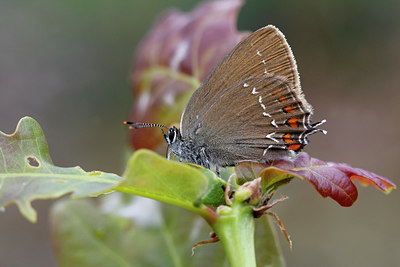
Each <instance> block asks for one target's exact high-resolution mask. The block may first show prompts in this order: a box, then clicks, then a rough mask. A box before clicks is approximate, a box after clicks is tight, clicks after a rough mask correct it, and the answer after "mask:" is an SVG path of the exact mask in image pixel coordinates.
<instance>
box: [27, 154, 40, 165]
mask: <svg viewBox="0 0 400 267" xmlns="http://www.w3.org/2000/svg"><path fill="white" fill-rule="evenodd" d="M26 160H27V161H28V164H29V166H31V167H35V168H37V167H39V166H40V162H39V160H38V159H37V158H36V157H34V156H29V157H27V158H26Z"/></svg>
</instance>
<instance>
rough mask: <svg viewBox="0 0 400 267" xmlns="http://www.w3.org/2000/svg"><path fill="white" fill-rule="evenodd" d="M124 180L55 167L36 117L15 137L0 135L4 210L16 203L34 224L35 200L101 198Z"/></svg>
mask: <svg viewBox="0 0 400 267" xmlns="http://www.w3.org/2000/svg"><path fill="white" fill-rule="evenodd" d="M120 180H121V177H119V176H117V175H115V174H109V173H103V172H99V171H93V172H85V171H83V170H82V169H81V168H80V167H72V168H61V167H57V166H54V165H53V163H52V161H51V158H50V154H49V150H48V146H47V142H46V139H45V136H44V134H43V131H42V129H41V127H40V125H39V124H38V123H37V122H36V121H35V120H34V119H32V118H29V117H24V118H22V119H21V120H20V121H19V123H18V125H17V129H16V131H15V132H14V133H13V134H11V135H7V134H5V133H3V132H0V207H5V206H6V205H8V204H10V203H16V204H17V206H18V208H19V210H20V211H21V213H22V214H23V215H24V216H25V217H26V218H27V219H28V220H30V221H31V222H35V221H36V212H35V210H34V209H33V208H32V206H31V202H32V201H33V200H35V199H48V198H57V197H60V196H62V195H64V194H67V193H71V192H72V196H71V197H73V198H79V197H85V196H93V195H98V194H100V193H102V192H105V191H109V190H110V189H111V188H113V187H114V186H115V185H117V184H118V182H119V181H120Z"/></svg>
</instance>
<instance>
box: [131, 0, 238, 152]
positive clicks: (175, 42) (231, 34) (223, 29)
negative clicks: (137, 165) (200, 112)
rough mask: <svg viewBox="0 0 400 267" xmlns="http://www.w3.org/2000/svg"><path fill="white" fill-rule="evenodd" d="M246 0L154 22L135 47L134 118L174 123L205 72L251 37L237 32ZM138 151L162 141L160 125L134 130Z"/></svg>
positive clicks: (169, 14)
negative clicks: (242, 7)
mask: <svg viewBox="0 0 400 267" xmlns="http://www.w3.org/2000/svg"><path fill="white" fill-rule="evenodd" d="M242 5H243V1H242V0H232V1H214V2H208V3H205V4H201V5H199V6H198V7H197V8H196V9H195V10H194V11H193V12H191V13H182V12H180V11H177V10H172V11H169V12H167V13H165V14H164V15H163V16H162V17H161V18H160V19H159V20H158V22H156V23H155V25H154V26H153V28H152V29H151V31H150V32H149V34H148V35H147V36H146V37H145V39H144V40H143V42H142V43H141V45H140V46H139V48H138V49H137V51H136V60H135V64H134V67H133V69H132V88H133V95H134V99H135V102H134V105H133V107H132V112H131V116H130V120H131V121H135V122H151V123H154V122H157V123H160V124H164V125H167V126H170V125H171V124H173V123H176V122H178V121H179V119H180V117H181V113H182V110H183V109H184V107H185V105H186V103H187V102H188V100H189V98H190V96H191V95H192V93H193V92H194V90H195V89H196V88H197V87H198V86H199V85H200V82H201V81H202V80H203V79H204V78H205V76H206V75H207V74H208V73H209V72H210V71H211V70H212V69H213V68H214V67H215V66H216V64H217V63H218V62H219V61H221V60H222V59H223V57H224V56H225V55H227V54H228V53H229V52H230V50H231V49H232V48H233V47H234V46H235V45H236V44H237V43H238V42H239V41H240V40H241V39H242V38H243V37H244V36H245V35H246V34H245V33H239V32H237V30H236V19H237V14H238V12H239V9H240V7H241V6H242ZM130 140H131V145H132V147H133V148H134V149H140V148H148V149H153V150H154V149H155V148H157V147H158V146H159V145H160V144H161V143H163V141H164V140H163V136H162V134H160V130H159V129H155V128H144V129H141V130H140V131H130Z"/></svg>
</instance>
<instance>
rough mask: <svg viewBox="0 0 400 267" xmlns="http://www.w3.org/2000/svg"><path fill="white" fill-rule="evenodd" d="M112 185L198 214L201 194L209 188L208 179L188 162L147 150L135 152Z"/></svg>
mask: <svg viewBox="0 0 400 267" xmlns="http://www.w3.org/2000/svg"><path fill="white" fill-rule="evenodd" d="M123 176H124V177H125V178H126V179H125V180H124V181H123V182H122V183H121V184H120V185H119V186H118V187H116V188H115V190H117V191H120V192H125V193H129V194H133V195H138V196H143V197H147V198H151V199H155V200H158V201H162V202H165V203H169V204H173V205H176V206H179V207H183V208H185V209H188V210H191V211H194V212H197V213H201V212H202V208H201V207H199V204H200V201H201V197H202V196H203V195H204V194H206V193H207V192H208V190H209V184H210V182H209V178H207V175H205V174H204V172H202V171H200V170H198V169H196V168H193V167H191V166H189V165H186V164H182V163H178V162H174V161H170V160H167V159H165V158H164V157H161V156H159V155H158V154H156V153H154V152H152V151H150V150H145V149H142V150H138V151H136V152H135V153H134V154H133V155H132V157H131V159H130V160H129V162H128V166H127V169H126V171H125V173H124V175H123Z"/></svg>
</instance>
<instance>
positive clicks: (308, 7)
mask: <svg viewBox="0 0 400 267" xmlns="http://www.w3.org/2000/svg"><path fill="white" fill-rule="evenodd" d="M196 2H197V1H188V0H185V1H171V0H146V1H139V0H136V1H134V0H132V1H126V0H114V1H108V0H69V1H67V0H53V1H51V0H36V1H31V0H20V1H14V0H1V1H0V130H1V131H4V132H6V133H11V132H13V131H14V129H15V126H16V124H17V122H18V120H19V119H20V118H21V117H22V116H25V115H29V116H32V117H34V118H35V119H37V120H38V121H39V123H40V124H41V126H42V127H43V129H44V131H45V134H46V137H47V140H48V143H49V146H50V152H51V155H52V158H53V161H54V163H55V164H56V165H59V166H75V165H80V166H81V167H83V168H84V169H86V170H92V169H101V170H104V171H109V172H116V173H121V171H122V161H123V160H122V151H123V147H124V145H125V138H126V132H125V127H124V126H123V125H122V124H121V121H123V120H125V119H127V114H128V112H129V107H130V104H131V101H132V99H131V93H130V86H129V79H128V76H129V69H130V67H131V64H132V57H133V52H134V49H135V47H136V45H137V44H138V42H139V40H140V39H141V38H142V37H143V36H144V34H145V33H146V31H147V30H148V29H149V28H150V26H151V25H152V22H153V20H154V18H155V17H156V16H157V14H159V13H160V12H161V11H162V10H164V9H165V8H167V7H171V6H176V7H179V8H181V9H183V10H190V9H191V8H192V7H193V6H194V5H195V3H196ZM300 2H301V3H300ZM267 24H274V25H276V26H277V27H279V28H280V29H281V30H282V31H283V32H284V34H285V35H286V37H287V39H288V41H289V43H290V45H291V46H292V48H293V51H294V55H295V56H296V59H297V62H298V65H299V71H300V74H301V80H302V87H303V90H304V91H305V94H306V95H307V99H308V101H309V102H310V103H311V104H312V105H313V106H314V109H315V116H314V120H315V121H318V120H321V119H327V120H328V123H327V124H326V125H325V129H327V130H328V132H329V133H328V135H327V136H324V135H322V134H318V135H315V136H312V137H310V140H311V144H310V145H309V146H307V148H306V151H307V152H308V153H309V154H311V155H312V156H314V157H317V158H320V159H322V160H327V161H337V162H346V163H349V164H351V165H353V166H355V167H360V168H365V169H368V170H370V171H374V172H376V173H379V174H381V175H383V176H386V177H388V178H391V179H392V181H394V182H395V183H397V184H398V185H399V184H400V179H399V171H400V166H399V158H400V149H399V148H400V123H399V116H400V105H399V104H400V88H399V87H400V52H399V47H400V1H396V0H393V1H389V0H384V1H366V0H358V1H347V0H342V1H295V0H293V1H289V0H286V1H277V0H274V1H272V0H271V1H258V0H249V1H248V2H247V4H246V5H245V6H244V7H243V9H242V11H241V13H240V16H239V22H238V27H239V29H240V30H251V31H253V30H256V29H257V28H260V27H262V26H264V25H267ZM358 188H359V199H358V201H357V202H356V203H355V205H354V206H353V207H351V208H342V207H340V206H339V205H338V204H336V203H335V202H334V201H332V200H330V199H327V200H324V199H322V198H321V197H320V196H319V194H318V193H317V192H316V191H315V190H314V188H313V187H312V186H311V185H310V184H308V183H307V182H305V181H300V180H298V181H294V182H293V183H292V184H290V185H289V186H286V187H285V188H283V189H282V190H281V192H280V193H282V194H283V193H285V194H287V195H289V196H290V199H289V200H288V201H286V202H285V203H283V204H281V205H279V207H277V208H276V209H275V211H276V212H278V214H279V215H280V217H281V219H282V220H283V222H284V223H285V226H286V228H287V229H288V231H289V233H290V234H291V237H292V239H293V242H294V247H293V250H292V251H290V250H289V249H288V247H287V245H286V243H284V240H283V239H281V241H282V242H281V243H282V247H283V250H284V254H285V258H286V261H287V263H288V266H396V265H398V264H399V262H400V230H399V224H400V212H399V204H400V195H399V192H398V191H396V190H395V191H394V192H392V194H391V195H389V196H386V195H384V194H383V193H381V192H378V191H377V190H375V189H373V188H360V187H358ZM51 203H52V202H51V201H36V202H34V207H35V208H36V209H37V210H38V223H36V224H31V223H29V222H28V221H27V220H26V219H24V218H23V217H22V216H21V215H20V214H19V212H18V211H17V209H16V207H15V205H11V206H8V207H7V208H6V211H5V212H3V213H0V266H55V265H56V262H55V259H54V256H53V254H52V247H51V243H50V238H49V230H48V211H49V206H50V205H51Z"/></svg>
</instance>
